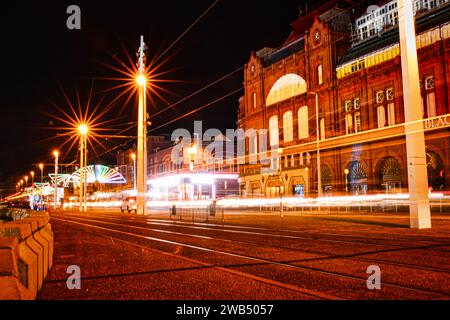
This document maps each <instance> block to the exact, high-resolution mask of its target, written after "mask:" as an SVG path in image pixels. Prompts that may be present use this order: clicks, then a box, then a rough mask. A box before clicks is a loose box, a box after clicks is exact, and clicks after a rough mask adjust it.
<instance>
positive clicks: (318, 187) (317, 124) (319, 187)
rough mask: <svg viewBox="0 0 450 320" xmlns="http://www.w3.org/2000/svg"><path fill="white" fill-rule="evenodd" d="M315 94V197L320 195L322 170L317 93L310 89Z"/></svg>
mask: <svg viewBox="0 0 450 320" xmlns="http://www.w3.org/2000/svg"><path fill="white" fill-rule="evenodd" d="M309 93H310V94H313V95H315V96H316V133H317V135H316V152H317V198H320V197H322V171H321V167H320V128H319V95H318V94H317V93H316V92H313V91H310V92H309Z"/></svg>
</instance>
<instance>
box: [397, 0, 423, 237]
mask: <svg viewBox="0 0 450 320" xmlns="http://www.w3.org/2000/svg"><path fill="white" fill-rule="evenodd" d="M398 18H399V29H400V52H401V63H402V82H403V101H404V109H405V112H404V113H405V134H406V155H407V165H408V189H409V196H410V205H409V214H410V227H411V228H417V229H424V228H431V216H430V201H429V198H428V176H427V162H426V153H425V135H424V132H423V129H424V128H423V115H422V104H421V99H422V97H421V94H420V87H419V66H418V63H417V48H416V32H415V27H414V16H413V8H412V1H411V0H398Z"/></svg>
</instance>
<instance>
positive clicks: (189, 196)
mask: <svg viewBox="0 0 450 320" xmlns="http://www.w3.org/2000/svg"><path fill="white" fill-rule="evenodd" d="M218 138H219V139H220V138H224V137H223V136H222V137H218ZM216 139H217V138H216ZM208 144H209V143H203V144H202V143H199V142H197V143H193V144H192V146H191V147H189V148H183V156H182V159H181V161H180V163H177V161H173V153H174V148H175V147H176V145H173V144H172V145H171V146H169V147H166V148H161V149H156V150H153V151H151V152H149V155H148V164H149V170H148V173H149V180H148V185H149V189H148V190H149V195H150V200H160V201H161V200H163V201H164V200H170V201H185V200H211V199H212V200H214V199H219V198H224V197H227V196H236V195H238V171H237V166H236V165H234V164H227V162H226V161H224V160H225V159H226V158H225V157H226V154H224V155H223V156H222V157H220V158H219V157H217V155H216V156H214V157H213V156H212V155H211V154H210V153H209V152H208V151H207V149H206V147H207V145H208Z"/></svg>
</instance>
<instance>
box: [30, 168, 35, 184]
mask: <svg viewBox="0 0 450 320" xmlns="http://www.w3.org/2000/svg"><path fill="white" fill-rule="evenodd" d="M30 175H31V186H33V184H34V171H30Z"/></svg>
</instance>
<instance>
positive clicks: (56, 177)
mask: <svg viewBox="0 0 450 320" xmlns="http://www.w3.org/2000/svg"><path fill="white" fill-rule="evenodd" d="M53 156H54V157H55V181H54V186H55V191H54V197H55V199H54V203H53V205H54V207H53V208H54V209H56V207H57V206H58V158H59V152H58V151H57V150H55V151H53Z"/></svg>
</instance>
